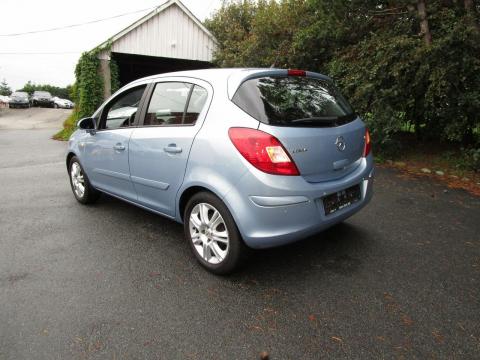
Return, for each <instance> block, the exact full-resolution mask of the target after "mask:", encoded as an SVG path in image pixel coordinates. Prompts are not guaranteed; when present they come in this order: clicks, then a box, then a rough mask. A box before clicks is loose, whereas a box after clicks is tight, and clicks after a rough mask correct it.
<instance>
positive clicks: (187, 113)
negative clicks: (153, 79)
mask: <svg viewBox="0 0 480 360" xmlns="http://www.w3.org/2000/svg"><path fill="white" fill-rule="evenodd" d="M207 96H208V93H207V90H205V89H204V88H202V87H201V86H198V85H194V84H190V83H183V82H164V83H158V84H156V85H155V89H154V90H153V94H152V98H151V100H150V104H149V105H148V110H147V114H146V115H145V120H144V122H143V125H144V126H172V125H173V126H175V125H177V126H181V125H195V123H196V121H197V118H198V115H199V114H200V112H201V111H202V108H203V106H204V105H205V102H206V100H207Z"/></svg>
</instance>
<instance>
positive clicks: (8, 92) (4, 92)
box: [0, 79, 12, 96]
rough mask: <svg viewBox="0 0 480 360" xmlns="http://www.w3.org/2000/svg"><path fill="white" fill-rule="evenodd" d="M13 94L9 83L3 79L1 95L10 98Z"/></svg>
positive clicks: (0, 89)
mask: <svg viewBox="0 0 480 360" xmlns="http://www.w3.org/2000/svg"><path fill="white" fill-rule="evenodd" d="M11 94H12V89H11V88H10V86H8V84H7V81H6V80H5V79H3V81H2V82H1V83H0V95H3V96H10V95H11Z"/></svg>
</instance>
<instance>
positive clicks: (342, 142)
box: [335, 136, 347, 151]
mask: <svg viewBox="0 0 480 360" xmlns="http://www.w3.org/2000/svg"><path fill="white" fill-rule="evenodd" d="M335 145H337V149H338V151H343V150H345V147H346V146H347V144H345V139H344V138H343V136H339V137H337V140H335Z"/></svg>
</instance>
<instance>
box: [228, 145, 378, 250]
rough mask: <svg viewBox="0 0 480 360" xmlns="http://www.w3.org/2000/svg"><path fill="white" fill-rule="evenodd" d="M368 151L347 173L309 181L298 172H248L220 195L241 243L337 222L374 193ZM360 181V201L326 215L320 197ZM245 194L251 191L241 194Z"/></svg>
mask: <svg viewBox="0 0 480 360" xmlns="http://www.w3.org/2000/svg"><path fill="white" fill-rule="evenodd" d="M373 177H374V166H373V158H372V156H371V155H370V156H368V157H367V158H366V159H362V162H361V164H360V165H359V166H358V168H357V169H355V170H354V171H353V172H352V173H350V174H349V175H347V176H345V177H343V178H341V179H338V180H334V181H329V182H321V183H308V182H306V181H305V180H304V179H303V178H302V177H297V176H295V177H288V176H272V175H267V174H263V173H261V174H260V172H258V173H256V172H251V171H249V172H247V173H246V174H245V175H244V177H242V179H241V180H240V181H239V183H238V184H237V186H236V187H235V188H234V189H232V190H231V191H230V192H229V193H228V194H227V195H226V196H225V198H224V200H225V202H226V204H227V206H228V207H229V208H230V211H231V212H232V215H233V217H234V218H235V221H236V223H237V226H238V228H239V230H240V233H241V234H242V237H243V239H244V241H245V243H246V244H247V245H248V246H249V247H251V248H257V249H258V248H268V247H274V246H280V245H284V244H288V243H291V242H295V241H297V240H300V239H303V238H305V237H308V236H310V235H313V234H315V233H318V232H319V231H322V230H324V229H326V228H328V227H330V226H332V225H335V224H337V223H339V222H341V221H343V220H345V219H347V218H349V217H350V216H352V215H353V214H355V213H356V212H358V211H359V210H360V209H361V208H363V207H364V206H365V205H367V204H368V202H369V201H370V199H371V198H372V195H373ZM356 184H358V185H360V189H361V199H360V201H358V202H356V203H354V204H352V205H350V206H348V207H345V208H343V209H341V210H338V211H336V212H335V213H333V214H330V215H325V211H324V208H323V197H324V196H326V195H329V194H332V193H335V192H337V191H340V190H344V189H346V188H349V187H350V186H354V185H356ZM246 194H249V196H245V195H246Z"/></svg>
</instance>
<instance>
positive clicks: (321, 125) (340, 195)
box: [66, 69, 374, 274]
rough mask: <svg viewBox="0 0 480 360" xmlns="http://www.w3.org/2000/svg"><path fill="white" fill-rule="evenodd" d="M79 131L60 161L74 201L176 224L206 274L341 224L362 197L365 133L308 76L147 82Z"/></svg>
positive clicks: (327, 82)
mask: <svg viewBox="0 0 480 360" xmlns="http://www.w3.org/2000/svg"><path fill="white" fill-rule="evenodd" d="M78 126H79V129H78V130H77V131H76V132H75V133H74V134H73V135H72V136H71V138H70V140H69V146H68V154H67V159H66V163H67V168H68V173H69V175H70V182H71V186H72V190H73V193H74V195H75V197H76V199H77V200H78V201H79V202H81V203H84V204H86V203H91V202H93V201H95V200H96V199H97V198H98V196H99V194H100V193H101V192H103V193H107V194H110V195H112V196H115V197H118V198H120V199H123V200H125V201H127V202H130V203H132V204H135V205H137V206H139V207H141V208H144V209H147V210H150V211H153V212H155V213H158V214H161V215H164V216H166V217H169V218H171V219H173V220H176V221H178V222H180V223H183V224H184V229H185V236H186V238H187V241H188V242H189V244H190V245H191V248H192V250H193V253H194V254H195V256H196V258H197V259H198V261H199V262H200V263H201V264H202V265H203V266H204V267H205V268H207V269H208V270H210V271H212V272H214V273H217V274H224V273H228V272H231V271H232V270H233V269H235V268H236V267H237V265H238V264H239V263H240V262H241V260H242V259H243V258H244V256H245V254H246V253H247V249H248V248H268V247H273V246H278V245H283V244H287V243H290V242H293V241H296V240H299V239H302V238H305V237H307V236H309V235H312V234H315V233H317V232H319V231H321V230H323V229H326V228H327V227H330V226H332V225H334V224H337V223H339V222H341V221H343V220H345V219H347V218H349V217H350V216H352V215H353V214H355V213H356V212H357V211H359V210H360V209H361V208H362V207H363V206H365V205H366V204H367V203H368V202H369V200H370V198H371V196H372V186H373V172H374V165H373V157H372V154H371V151H370V147H371V144H370V136H369V133H368V131H367V129H366V127H365V124H364V123H363V121H362V120H361V119H360V118H359V117H358V116H357V115H356V114H355V112H354V111H353V110H352V108H351V106H350V105H349V104H348V102H347V101H346V100H345V99H344V97H343V96H342V95H341V94H340V93H339V92H338V90H337V89H336V88H335V86H334V85H333V83H332V81H331V79H330V78H328V77H326V76H324V75H321V74H318V73H313V72H305V71H301V70H281V69H210V70H197V71H186V72H178V73H169V74H162V75H158V76H152V77H148V78H144V79H140V80H136V81H134V82H132V83H130V84H128V85H127V86H125V87H123V88H122V89H120V90H119V91H118V92H117V93H116V94H114V95H113V96H112V97H111V98H110V99H109V100H107V101H106V102H105V103H104V104H103V105H102V106H101V107H100V108H99V109H98V110H97V111H96V112H95V113H94V114H93V116H92V117H91V118H85V119H82V120H80V121H79V123H78Z"/></svg>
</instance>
